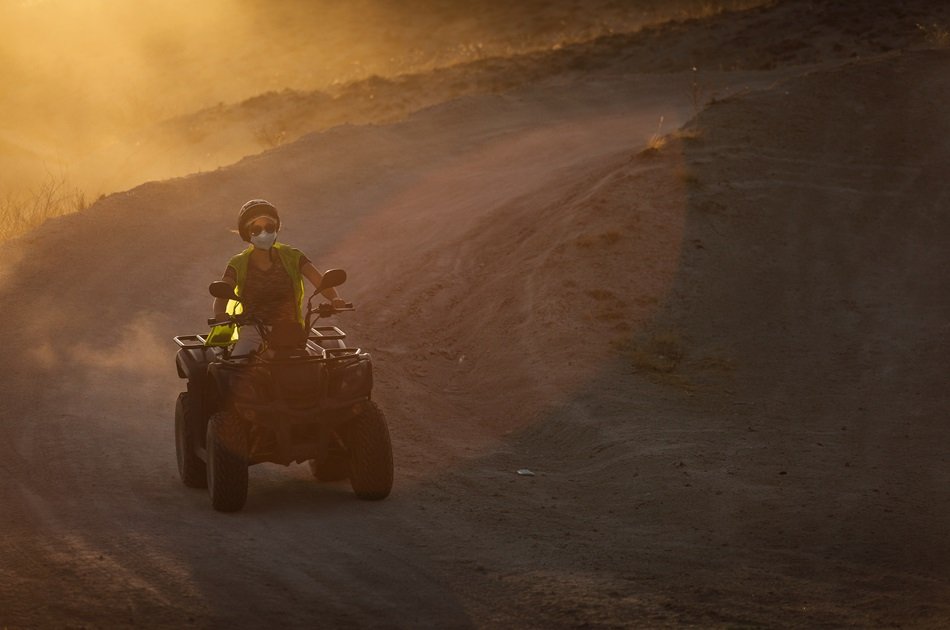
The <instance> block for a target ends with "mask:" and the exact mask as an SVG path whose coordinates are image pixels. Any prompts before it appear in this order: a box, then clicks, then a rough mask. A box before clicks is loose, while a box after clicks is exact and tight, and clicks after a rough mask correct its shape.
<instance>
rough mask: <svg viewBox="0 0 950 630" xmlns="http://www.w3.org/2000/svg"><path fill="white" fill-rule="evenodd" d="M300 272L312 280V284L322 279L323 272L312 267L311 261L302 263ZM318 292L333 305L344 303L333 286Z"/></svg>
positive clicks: (315, 284) (317, 283)
mask: <svg viewBox="0 0 950 630" xmlns="http://www.w3.org/2000/svg"><path fill="white" fill-rule="evenodd" d="M300 273H302V274H303V275H304V277H305V278H306V279H307V280H309V281H310V282H312V283H313V286H317V285H319V284H320V280H322V279H323V274H322V273H320V272H319V271H317V268H316V267H314V266H313V263H311V262H306V263H304V264H303V266H302V267H301V268H300ZM320 293H321V294H322V295H323V297H325V298H327V299H328V300H332V302H333V305H334V306H338V305H342V304H343V303H344V300H343V298H341V297H340V295H339V294H338V293H337V292H336V289H334V288H333V287H330V288H329V289H326V290H324V291H321V292H320Z"/></svg>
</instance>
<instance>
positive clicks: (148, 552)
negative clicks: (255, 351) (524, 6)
mask: <svg viewBox="0 0 950 630" xmlns="http://www.w3.org/2000/svg"><path fill="white" fill-rule="evenodd" d="M793 5H795V3H785V4H782V5H780V6H779V8H778V9H776V11H778V12H777V13H775V14H773V20H776V21H777V23H778V24H781V23H782V22H781V20H783V19H785V18H786V17H787V14H785V13H782V12H781V11H788V10H791V9H789V8H788V7H792V8H794V6H793ZM768 15H769V14H768V13H762V14H758V13H756V14H754V19H755V20H767V19H768ZM750 19H751V18H750ZM769 24H772V26H773V28H776V29H778V28H779V27H778V26H777V25H776V23H772V22H769ZM873 24H874V23H870V24H868V26H869V27H870V26H873ZM676 28H677V29H679V28H680V27H679V26H677V27H676ZM702 32H703V31H697V32H696V34H695V37H697V38H699V37H700V36H701V33H702ZM765 32H766V33H767V34H771V33H772V32H771V31H767V30H766V31H765ZM759 44H761V42H758V44H757V45H759ZM920 48H924V46H921V47H920ZM775 60H776V65H777V66H782V64H781V63H780V62H779V61H780V60H778V59H777V57H776V58H775ZM707 80H708V81H709V82H710V83H709V85H711V86H714V87H715V89H716V90H717V92H718V93H719V94H720V97H719V98H718V99H717V100H716V101H715V102H714V103H712V104H710V105H709V106H708V107H706V108H705V109H703V111H701V112H700V113H699V114H698V115H697V116H695V117H693V114H694V112H695V99H694V98H693V85H694V81H695V78H694V76H693V74H692V72H691V71H690V72H674V73H663V72H651V73H643V72H638V71H624V70H623V69H622V68H618V67H612V68H609V69H603V70H602V71H597V72H593V71H592V72H591V73H588V74H584V73H567V74H557V75H554V76H548V77H546V78H543V79H540V80H538V81H536V82H532V83H531V84H530V85H527V86H524V87H522V88H520V89H514V90H510V91H507V92H504V93H501V94H473V95H469V96H466V97H464V98H459V99H457V100H454V101H451V102H449V103H445V104H442V105H439V106H436V107H432V108H429V109H425V110H423V111H420V112H417V113H415V114H413V115H411V116H409V117H408V118H407V119H406V120H403V121H401V122H397V123H393V124H388V125H364V126H343V127H337V128H334V129H330V130H327V131H324V132H321V133H317V134H313V135H308V136H305V137H303V138H301V139H300V140H298V141H296V142H292V143H288V144H286V145H284V146H280V147H278V148H275V149H274V150H271V151H268V152H265V153H262V154H259V155H255V156H252V157H248V158H246V159H244V160H242V161H240V162H239V163H237V164H234V165H232V166H229V167H227V168H222V169H219V170H216V171H214V172H209V173H201V174H196V175H191V176H188V177H184V178H179V179H174V180H169V181H165V182H155V183H150V184H146V185H144V186H140V187H138V188H135V189H132V190H130V191H128V192H126V193H121V194H116V195H112V196H110V197H108V198H106V199H104V200H102V201H100V202H99V203H97V204H95V205H94V206H93V207H91V208H90V209H88V210H86V211H84V212H82V213H79V214H75V215H72V216H68V217H63V218H60V219H56V220H53V221H50V222H48V223H47V224H45V225H44V226H43V227H42V228H40V229H38V230H35V231H34V232H31V233H30V234H28V235H27V236H25V237H22V238H19V239H16V240H13V241H11V242H8V243H6V244H5V253H6V254H7V258H6V260H7V261H8V262H7V264H6V265H5V266H4V267H2V268H0V321H2V322H4V325H5V326H6V328H7V330H8V331H12V334H9V335H8V338H7V340H6V341H5V342H4V350H5V357H6V362H5V368H4V372H3V374H4V378H3V379H2V380H0V397H2V400H3V401H4V403H3V405H2V406H0V440H2V442H3V443H4V444H7V445H8V449H7V454H6V457H5V458H3V459H0V466H2V468H3V472H4V475H3V479H4V481H3V482H2V483H0V505H2V506H3V510H2V512H0V583H2V584H4V588H3V589H0V626H9V627H14V628H15V627H37V626H39V627H62V626H71V627H76V626H78V627H131V626H162V627H182V626H197V627H218V626H224V625H233V626H236V627H261V626H268V627H270V626H275V627H276V626H289V627H313V626H319V627H323V626H326V627H537V628H549V627H579V626H588V627H678V626H695V627H800V628H815V627H848V626H851V627H885V626H887V627H892V626H899V627H933V628H938V627H944V626H946V625H947V624H948V623H950V607H948V604H947V601H948V599H947V596H948V592H950V574H948V571H947V566H948V565H950V544H948V542H947V538H946V529H947V525H948V519H950V501H948V499H947V498H946V493H945V488H946V486H947V456H946V453H947V452H948V446H950V445H948V439H947V437H946V435H945V433H944V432H943V427H942V424H943V420H944V419H945V417H946V409H947V406H948V402H950V400H948V398H950V396H948V393H947V389H946V386H945V383H946V374H947V370H946V367H945V355H946V351H947V349H948V348H950V326H948V322H950V301H948V297H947V296H948V295H950V291H948V288H950V287H948V276H947V272H946V267H944V265H945V264H947V261H946V258H947V254H946V251H945V250H946V248H944V247H942V242H941V240H942V237H943V235H945V234H947V233H948V232H950V225H948V221H950V218H948V214H947V212H946V211H945V210H944V206H946V203H947V201H948V199H950V189H948V187H947V184H946V177H944V173H946V172H947V171H948V169H950V143H948V142H947V141H946V140H945V138H947V137H948V133H947V132H948V131H950V113H948V110H947V109H946V107H945V103H946V102H948V99H950V55H948V53H947V52H946V51H945V50H924V49H921V50H903V51H901V50H896V51H890V52H885V53H883V54H875V55H873V56H870V57H867V56H864V58H860V59H858V58H854V59H851V58H849V57H848V56H847V55H841V57H840V58H837V59H825V60H823V61H821V63H819V64H816V65H811V66H794V67H784V66H783V67H776V68H770V69H766V70H757V71H754V70H752V69H749V68H746V69H742V68H739V69H725V70H723V71H722V72H721V73H717V74H716V75H712V74H710V75H709V76H708V79H707ZM660 116H663V117H664V130H666V131H670V130H674V129H677V128H679V127H680V126H681V125H684V124H685V126H684V127H683V128H682V129H681V130H679V131H675V132H672V133H670V134H669V135H668V136H667V137H666V138H664V141H663V142H656V143H654V145H653V146H654V148H653V149H649V150H645V148H646V147H647V141H648V139H649V136H650V135H651V133H652V132H653V130H655V128H656V126H657V121H658V119H659V117H660ZM256 196H263V197H266V198H269V199H271V200H272V201H274V202H275V203H277V204H278V206H279V207H280V208H281V209H282V216H283V217H284V223H285V228H284V236H285V239H286V241H287V242H290V243H292V244H294V245H295V246H297V247H300V248H302V249H303V250H305V251H306V252H307V253H309V254H310V255H311V257H312V258H314V260H315V262H316V263H317V264H318V266H319V267H322V268H329V267H344V268H346V269H347V270H348V272H349V276H350V280H349V282H348V283H347V284H346V285H345V286H344V287H343V288H342V290H343V292H344V294H345V295H346V297H348V298H350V299H352V300H354V301H355V302H356V303H357V304H358V310H357V311H356V312H355V313H351V314H348V315H346V316H345V317H340V318H339V321H338V323H339V325H341V326H342V327H344V328H345V329H346V330H348V331H349V332H350V334H351V337H352V339H353V340H354V342H355V343H358V344H359V345H361V346H363V347H365V348H367V349H369V350H370V351H372V353H373V356H374V361H375V366H376V374H377V383H376V389H375V391H374V397H375V398H376V400H377V401H378V402H379V403H380V405H381V406H382V407H383V409H384V410H385V411H386V413H387V417H388V419H389V423H390V427H391V431H392V436H393V441H394V451H395V459H396V486H395V490H394V493H393V495H392V496H391V497H390V498H389V499H387V500H386V501H384V502H381V503H372V504H371V503H361V502H359V501H357V500H356V499H354V498H353V496H352V494H351V492H350V491H349V488H348V487H347V486H346V485H344V484H318V483H315V482H314V481H313V479H312V478H311V477H310V473H309V470H308V469H307V468H306V467H305V466H292V467H290V468H283V467H277V466H268V465H264V466H257V467H255V468H253V469H252V471H251V486H250V494H249V499H248V504H247V507H246V508H245V510H244V511H242V512H240V513H237V514H233V515H222V514H218V513H215V512H213V511H212V510H211V509H210V507H209V505H208V499H207V496H206V494H205V493H204V491H197V490H190V489H187V488H185V487H184V486H182V485H181V483H180V481H179V480H178V477H177V470H176V467H175V455H174V442H173V423H172V408H173V403H174V400H175V396H176V394H177V392H178V391H180V389H181V388H182V387H183V383H182V382H181V381H180V380H179V379H178V378H177V376H176V374H175V370H174V367H173V360H172V359H173V354H174V347H173V343H172V342H171V337H172V336H173V335H175V334H181V333H187V332H197V331H199V330H201V329H202V323H203V320H204V318H205V317H206V316H207V311H208V310H209V308H210V298H209V297H208V295H207V293H206V289H205V288H206V286H207V283H208V282H209V280H211V279H214V278H215V277H216V276H217V275H219V274H220V272H221V270H222V267H223V264H224V262H225V260H226V259H227V257H228V256H229V255H231V254H232V253H234V252H236V251H237V250H238V249H239V248H240V247H241V245H240V242H239V241H238V239H237V237H236V236H235V235H234V234H232V233H231V232H230V231H229V229H230V228H231V223H232V221H233V219H234V216H235V215H236V209H237V208H238V207H239V206H240V203H241V202H243V201H244V200H245V199H247V198H250V197H256ZM520 468H529V469H531V470H532V471H534V472H535V476H533V477H525V476H518V475H516V474H515V471H516V470H518V469H520Z"/></svg>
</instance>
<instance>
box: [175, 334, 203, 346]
mask: <svg viewBox="0 0 950 630" xmlns="http://www.w3.org/2000/svg"><path fill="white" fill-rule="evenodd" d="M205 338H206V336H205V335H178V336H177V337H175V343H177V344H178V345H179V346H181V347H182V348H185V349H187V350H194V349H196V348H204V347H205Z"/></svg>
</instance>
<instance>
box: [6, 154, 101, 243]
mask: <svg viewBox="0 0 950 630" xmlns="http://www.w3.org/2000/svg"><path fill="white" fill-rule="evenodd" d="M87 205H88V203H87V201H86V195H85V193H83V191H81V190H79V189H78V188H75V187H73V186H72V185H70V184H69V181H68V179H67V177H66V175H65V173H59V174H54V173H52V172H49V171H47V177H46V179H45V180H44V181H43V182H42V183H41V184H39V185H37V186H35V187H33V188H31V189H29V190H27V191H26V192H23V193H19V194H12V193H11V194H7V195H6V196H5V197H4V198H3V199H0V241H2V240H6V239H10V238H13V237H15V236H19V235H21V234H23V233H25V232H26V231H27V230H30V229H32V228H34V227H37V226H38V225H40V224H41V223H43V222H44V221H46V220H47V219H51V218H53V217H59V216H63V215H65V214H70V213H73V212H81V211H83V210H85V209H86V207H87Z"/></svg>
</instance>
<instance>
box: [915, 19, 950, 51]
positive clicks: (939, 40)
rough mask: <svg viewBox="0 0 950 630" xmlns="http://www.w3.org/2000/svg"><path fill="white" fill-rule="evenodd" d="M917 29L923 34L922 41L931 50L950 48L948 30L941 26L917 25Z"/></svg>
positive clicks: (934, 24) (949, 30)
mask: <svg viewBox="0 0 950 630" xmlns="http://www.w3.org/2000/svg"><path fill="white" fill-rule="evenodd" d="M917 28H918V29H920V31H921V32H922V33H923V34H924V41H925V42H927V44H928V45H929V46H930V47H932V48H939V49H945V48H950V29H948V28H947V27H946V26H943V25H941V24H937V23H933V24H930V25H927V24H918V25H917Z"/></svg>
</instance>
